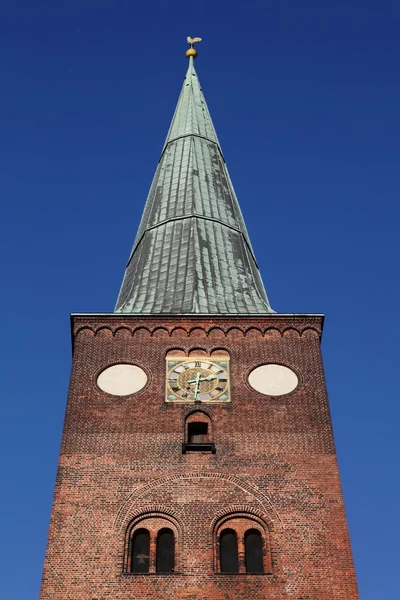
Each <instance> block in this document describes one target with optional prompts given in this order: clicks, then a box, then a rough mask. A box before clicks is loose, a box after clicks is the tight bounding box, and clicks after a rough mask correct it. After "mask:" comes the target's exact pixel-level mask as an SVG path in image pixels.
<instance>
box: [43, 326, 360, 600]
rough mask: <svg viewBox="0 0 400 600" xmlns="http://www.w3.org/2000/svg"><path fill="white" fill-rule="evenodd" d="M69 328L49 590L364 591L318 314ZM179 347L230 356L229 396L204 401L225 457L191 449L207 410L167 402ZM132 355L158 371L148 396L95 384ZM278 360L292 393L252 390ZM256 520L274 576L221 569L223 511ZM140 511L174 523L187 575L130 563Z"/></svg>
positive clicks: (211, 599) (179, 599) (285, 595)
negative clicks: (197, 413) (191, 425)
mask: <svg viewBox="0 0 400 600" xmlns="http://www.w3.org/2000/svg"><path fill="white" fill-rule="evenodd" d="M72 326H73V339H74V359H73V366H72V374H71V384H70V390H69V397H68V404H67V411H66V418H65V426H64V433H63V440H62V448H61V454H60V459H59V469H58V474H57V482H56V490H55V497H54V505H53V511H52V517H51V524H50V530H49V540H48V548H47V553H46V560H45V568H44V576H43V584H42V591H41V596H40V598H41V600H111V599H112V600H136V599H146V600H153V599H154V600H160V599H161V598H173V599H176V600H183V599H185V600H200V599H207V600H226V599H232V600H239V599H246V600H256V599H261V598H263V599H264V598H268V599H270V600H278V599H279V600H283V599H285V600H286V599H287V600H289V599H290V600H357V598H358V594H357V587H356V581H355V574H354V567H353V560H352V555H351V549H350V543H349V537H348V532H347V524H346V517H345V511H344V506H343V499H342V493H341V488H340V481H339V473H338V467H337V462H336V455H335V448H334V442H333V436H332V428H331V419H330V414H329V406H328V400H327V394H326V389H325V378H324V373H323V367H322V360H321V353H320V336H321V327H322V319H321V317H318V316H293V317H286V316H280V315H270V316H266V317H237V318H223V317H215V318H209V317H207V318H202V317H187V318H180V317H161V318H160V317H134V316H117V315H108V316H107V315H106V316H85V315H82V316H75V317H74V318H73V322H72ZM172 350H176V351H178V352H180V353H185V354H186V355H188V356H189V355H190V354H199V353H204V354H207V355H211V354H212V353H215V356H217V355H221V351H225V352H228V353H229V355H230V364H231V394H232V402H231V403H230V404H226V405H214V404H207V405H206V406H205V411H206V413H207V415H208V416H209V418H210V419H211V432H212V440H211V441H212V442H214V443H215V446H216V453H215V454H212V453H209V452H208V453H197V452H196V453H190V452H188V453H186V454H183V453H182V442H183V441H185V440H184V435H185V434H184V431H185V419H186V417H187V416H188V414H189V413H190V412H191V411H193V410H195V409H198V406H196V407H195V406H194V405H193V404H165V403H164V394H165V356H166V354H167V353H168V352H171V351H172ZM222 354H223V352H222ZM120 362H127V363H132V364H136V365H138V366H140V367H142V368H143V369H144V370H145V371H146V373H147V375H148V383H147V385H146V386H145V387H144V388H143V389H142V390H141V391H139V392H138V393H136V394H133V395H130V396H125V397H117V396H111V395H110V394H106V393H104V392H102V391H101V390H100V389H99V388H98V387H97V385H96V379H97V376H98V374H99V373H100V372H101V371H102V370H103V369H104V368H105V367H107V366H110V365H113V364H117V363H120ZM270 362H272V363H279V364H283V365H287V366H289V367H291V368H292V369H293V370H295V371H296V373H297V374H298V376H299V379H300V384H299V386H298V388H297V389H296V390H295V391H294V392H292V393H290V394H287V395H285V396H279V397H270V396H265V395H262V394H259V393H257V392H256V391H254V390H253V389H252V388H251V387H250V386H249V385H248V383H247V376H248V374H249V372H250V371H251V370H252V369H253V368H254V367H255V366H258V365H260V364H263V363H270ZM246 515H248V517H249V519H250V520H251V519H252V518H253V519H254V522H257V523H259V524H260V525H259V526H260V530H262V527H265V531H266V532H267V534H268V549H267V551H268V552H269V553H270V556H269V557H268V561H270V562H268V561H267V562H268V564H271V565H272V572H269V573H265V574H257V575H248V574H246V573H239V574H236V575H230V574H221V573H218V572H216V571H217V570H218V560H217V558H218V557H217V556H216V540H215V539H214V538H215V536H216V533H217V532H218V528H219V524H220V523H221V522H222V521H221V520H223V519H227V520H228V521H229V518H230V517H232V518H233V519H234V520H235V519H236V521H237V522H239V521H238V519H239V520H240V519H245V518H246ZM142 516H145V517H146V518H147V519H149V521H148V522H149V523H150V522H151V523H157V519H161V520H163V519H167V520H169V522H170V523H171V524H172V525H171V527H172V529H173V530H174V532H175V535H176V556H177V561H176V567H177V568H176V570H175V572H174V573H171V574H167V575H161V574H156V573H150V574H137V575H134V574H130V573H128V572H127V569H126V564H127V562H126V552H127V546H128V537H129V531H131V530H132V528H134V527H135V524H136V523H137V522H140V519H141V518H142ZM232 522H233V521H232ZM240 522H242V521H240ZM152 526H153V525H152ZM154 526H155V525H154Z"/></svg>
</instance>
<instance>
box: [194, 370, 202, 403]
mask: <svg viewBox="0 0 400 600" xmlns="http://www.w3.org/2000/svg"><path fill="white" fill-rule="evenodd" d="M200 375H201V371H197V375H196V385H195V386H194V399H195V400H197V396H198V395H199V382H200Z"/></svg>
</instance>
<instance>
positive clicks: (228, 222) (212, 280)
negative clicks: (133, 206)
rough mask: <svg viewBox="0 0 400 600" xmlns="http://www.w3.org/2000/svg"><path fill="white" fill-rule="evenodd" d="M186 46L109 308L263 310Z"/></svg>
mask: <svg viewBox="0 0 400 600" xmlns="http://www.w3.org/2000/svg"><path fill="white" fill-rule="evenodd" d="M188 41H189V38H188ZM196 41H199V40H196ZM189 43H190V44H191V48H190V50H188V51H187V56H188V58H189V67H188V70H187V73H186V77H185V80H184V82H183V87H182V91H181V94H180V96H179V100H178V104H177V107H176V110H175V114H174V116H173V119H172V123H171V126H170V129H169V132H168V135H167V139H166V141H165V144H164V148H163V151H162V154H161V157H160V160H159V162H158V166H157V170H156V173H155V176H154V179H153V183H152V185H151V188H150V192H149V195H148V198H147V201H146V205H145V209H144V212H143V216H142V220H141V223H140V226H139V230H138V233H137V235H136V239H135V243H134V245H133V249H132V252H131V256H130V258H129V262H128V265H127V267H126V271H125V276H124V279H123V282H122V287H121V290H120V293H119V296H118V300H117V305H116V308H115V312H116V313H133V314H138V313H139V314H252V313H257V314H265V313H271V312H273V311H272V309H271V308H270V306H269V303H268V299H267V296H266V293H265V290H264V286H263V283H262V280H261V276H260V273H259V270H258V266H257V263H256V260H255V257H254V253H253V250H252V247H251V244H250V240H249V237H248V234H247V230H246V226H245V224H244V221H243V217H242V213H241V211H240V207H239V204H238V201H237V198H236V195H235V191H234V189H233V186H232V183H231V181H230V178H229V174H228V171H227V168H226V165H225V160H224V157H223V155H222V152H221V148H220V145H219V142H218V138H217V134H216V133H215V129H214V126H213V123H212V120H211V116H210V113H209V111H208V108H207V104H206V101H205V99H204V95H203V92H202V89H201V87H200V82H199V79H198V77H197V74H196V71H195V68H194V59H195V58H196V55H197V52H196V50H195V49H194V48H193V41H191V42H189Z"/></svg>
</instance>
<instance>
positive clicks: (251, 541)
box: [244, 529, 264, 573]
mask: <svg viewBox="0 0 400 600" xmlns="http://www.w3.org/2000/svg"><path fill="white" fill-rule="evenodd" d="M244 545H245V550H246V573H263V572H264V564H263V548H262V538H261V533H260V532H259V531H258V530H257V529H249V530H248V531H246V535H245V536H244Z"/></svg>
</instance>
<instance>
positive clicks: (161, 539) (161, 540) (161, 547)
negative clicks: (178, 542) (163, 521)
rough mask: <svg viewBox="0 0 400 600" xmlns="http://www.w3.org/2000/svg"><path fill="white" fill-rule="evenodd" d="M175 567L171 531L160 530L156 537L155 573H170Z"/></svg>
mask: <svg viewBox="0 0 400 600" xmlns="http://www.w3.org/2000/svg"><path fill="white" fill-rule="evenodd" d="M174 566H175V539H174V534H173V532H172V531H171V529H161V530H160V532H159V533H158V536H157V560H156V571H157V573H171V572H172V571H173V570H174Z"/></svg>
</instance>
